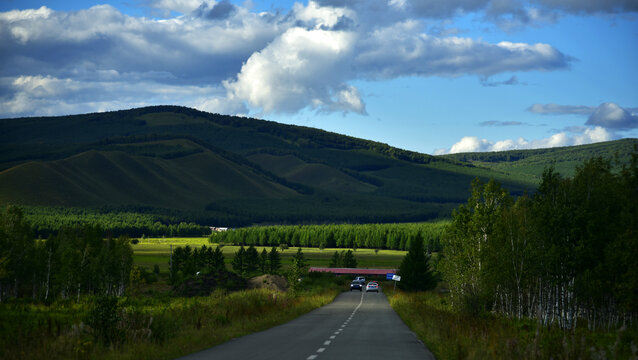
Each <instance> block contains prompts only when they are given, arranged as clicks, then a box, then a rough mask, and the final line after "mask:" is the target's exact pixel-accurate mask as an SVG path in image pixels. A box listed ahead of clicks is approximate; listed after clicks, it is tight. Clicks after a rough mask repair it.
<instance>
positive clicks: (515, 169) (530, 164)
mask: <svg viewBox="0 0 638 360" xmlns="http://www.w3.org/2000/svg"><path fill="white" fill-rule="evenodd" d="M636 146H638V139H622V140H616V141H608V142H601V143H595V144H589V145H578V146H568V147H559V148H549V149H534V150H511V151H499V152H482V153H461V154H450V155H444V156H442V157H443V158H446V159H450V160H455V161H459V162H462V163H467V164H471V165H474V166H477V167H483V168H487V169H491V170H495V171H498V172H500V173H502V174H505V175H508V176H511V177H512V178H513V179H519V180H520V181H526V180H525V179H527V181H529V183H531V184H536V183H538V181H539V180H540V177H541V175H542V174H543V170H544V169H545V167H547V166H549V165H552V166H554V168H555V169H556V171H558V172H559V173H561V174H562V175H563V176H568V177H571V176H573V175H574V173H575V170H576V167H577V166H579V165H582V163H583V161H585V160H587V159H591V158H593V157H602V158H604V159H614V165H615V166H616V167H617V168H620V167H621V166H622V165H623V164H628V163H629V161H630V159H631V153H632V151H634V149H635V147H636Z"/></svg>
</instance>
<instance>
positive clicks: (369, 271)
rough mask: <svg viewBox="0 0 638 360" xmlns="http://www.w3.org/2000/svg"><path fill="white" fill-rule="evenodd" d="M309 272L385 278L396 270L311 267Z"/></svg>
mask: <svg viewBox="0 0 638 360" xmlns="http://www.w3.org/2000/svg"><path fill="white" fill-rule="evenodd" d="M308 271H310V272H313V271H314V272H331V273H333V274H336V275H345V274H350V275H369V276H385V274H388V273H392V274H396V273H397V271H398V270H397V269H357V268H321V267H311V268H310V269H309V270H308Z"/></svg>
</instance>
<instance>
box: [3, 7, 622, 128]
mask: <svg viewBox="0 0 638 360" xmlns="http://www.w3.org/2000/svg"><path fill="white" fill-rule="evenodd" d="M146 3H148V4H150V6H151V7H153V8H155V9H157V10H158V11H160V12H165V14H164V15H165V18H146V17H134V16H129V15H125V14H122V13H121V12H119V11H118V10H117V9H115V8H114V7H111V6H109V5H99V6H94V7H91V8H89V9H86V10H81V11H75V12H60V11H54V10H51V9H49V8H46V7H42V8H40V9H33V10H16V11H10V12H5V13H0V37H1V38H2V39H3V41H2V42H0V63H2V64H3V66H2V67H0V78H3V79H5V80H4V85H2V87H1V88H0V101H3V102H2V103H0V108H1V109H2V110H1V111H0V116H11V115H12V114H15V113H16V112H15V111H8V110H5V109H8V108H14V109H17V107H8V103H7V102H10V101H14V100H15V99H18V98H20V97H23V96H27V95H28V97H29V98H30V99H32V100H34V101H33V104H34V105H33V106H32V107H31V109H30V110H29V109H26V108H24V109H22V108H21V109H22V110H20V114H33V115H36V114H38V112H39V111H40V110H39V109H40V108H39V107H37V106H35V104H36V103H37V100H38V99H42V100H43V101H46V99H47V97H46V94H45V93H43V92H42V90H39V89H38V90H36V89H32V90H29V91H30V92H29V91H28V90H25V88H24V87H20V86H19V85H18V83H19V81H21V80H19V79H24V78H26V77H32V78H38V77H39V78H42V79H48V78H50V79H58V80H60V81H67V80H68V81H70V83H66V82H65V83H64V84H63V86H62V88H65V89H68V88H69V86H70V85H69V84H71V83H72V84H76V83H79V85H77V86H81V87H86V88H90V89H93V90H92V91H93V92H95V93H99V87H98V86H94V85H95V84H101V83H105V84H110V83H118V84H121V85H122V86H123V87H124V88H127V89H137V91H138V92H139V93H146V92H147V91H148V90H146V89H143V88H142V86H146V85H148V84H153V86H154V87H156V88H158V89H177V88H178V87H180V86H181V87H184V93H189V92H193V93H198V94H199V93H200V91H199V90H198V89H214V93H215V96H212V97H211V98H208V99H200V97H199V96H200V95H197V97H194V98H191V99H190V100H187V99H186V97H184V98H180V99H179V101H184V102H186V103H184V102H183V103H180V104H182V105H187V104H192V103H197V104H201V105H200V106H201V107H202V108H205V109H213V108H216V109H226V110H229V111H231V110H232V111H234V112H239V113H244V112H246V111H248V112H253V113H255V112H259V113H262V114H266V113H294V112H296V111H300V110H302V109H306V108H310V109H315V110H316V111H320V112H355V113H360V114H365V113H366V105H365V99H364V98H363V97H362V95H361V91H360V89H357V88H356V87H355V86H354V85H353V83H354V82H355V81H357V80H385V79H395V78H399V77H411V76H420V77H430V76H442V77H457V76H464V75H468V74H469V75H475V76H478V77H479V79H481V81H482V82H483V84H484V85H485V86H498V85H517V84H521V83H520V82H519V81H518V79H517V77H516V76H515V75H513V76H511V77H510V79H509V80H505V81H491V82H490V81H488V80H487V79H489V78H490V77H491V76H494V75H497V74H502V73H512V72H514V73H517V72H526V71H554V70H560V69H566V68H568V67H569V65H570V63H571V61H572V58H570V57H569V56H568V55H566V54H564V53H562V52H561V51H560V50H558V49H556V48H554V47H553V46H551V45H550V44H545V43H514V42H507V41H502V42H487V41H484V40H481V39H474V38H470V37H462V36H448V35H449V33H447V32H438V33H437V32H434V33H432V32H430V33H428V31H427V26H426V25H425V24H426V22H425V21H424V20H423V18H436V19H440V20H445V19H447V18H449V17H454V16H456V15H458V14H464V13H469V12H482V13H484V14H485V15H486V16H487V17H489V16H492V15H494V14H496V15H494V16H497V15H498V16H500V15H499V14H510V15H511V14H513V13H514V12H515V9H517V8H518V9H520V8H521V6H518V5H521V4H522V5H524V6H522V8H523V9H525V13H526V14H528V15H529V14H530V13H531V12H533V11H532V10H533V9H536V8H548V9H549V8H551V9H558V10H560V11H576V10H573V9H575V7H576V6H577V5H574V4H571V3H570V4H571V5H569V6H567V4H568V3H569V2H568V1H567V0H565V1H564V2H562V3H561V2H559V1H556V2H555V3H554V4H552V3H550V2H547V1H545V2H542V1H518V0H452V1H439V0H391V1H387V0H365V1H364V0H350V1H341V0H320V1H309V2H308V3H307V4H305V5H303V4H301V3H295V5H294V6H293V8H292V9H291V10H290V12H289V13H287V14H282V13H279V12H262V13H256V12H252V11H251V10H250V8H249V5H233V4H232V3H231V2H230V1H228V0H221V1H213V0H204V1H202V0H152V1H148V2H146ZM619 4H620V5H618V4H617V5H616V6H613V7H607V6H598V7H597V9H598V10H596V11H600V12H605V11H612V10H613V12H617V11H633V10H632V9H633V7H632V6H629V5H622V4H623V3H619ZM621 5H622V6H621ZM592 6H593V5H591V6H590V8H591V9H592V10H587V11H594V10H593V9H594V8H596V7H595V6H593V7H592ZM558 10H557V11H558ZM490 14H492V15H490ZM508 16H509V15H508ZM428 24H429V23H428ZM109 76H110V77H112V79H109ZM16 81H18V82H16ZM108 89H109V87H108V86H106V87H105V90H104V94H97V95H96V96H98V97H101V98H104V99H107V98H111V97H113V96H115V94H112V93H110V92H109V90H108ZM71 94H79V93H77V92H74V91H71V90H70V92H63V93H60V94H58V96H62V97H64V96H72V95H71ZM79 98H81V96H80V97H79ZM79 98H78V97H76V98H73V99H67V98H61V99H60V100H61V102H66V103H69V104H72V103H76V104H80V103H81V102H78V99H79ZM177 101H178V100H177V99H175V100H173V101H170V100H169V101H168V102H169V103H177ZM113 102H114V103H118V102H126V103H129V102H130V101H129V99H127V98H123V97H122V98H117V97H116V98H115V99H114V100H113ZM89 103H90V102H89V101H88V100H87V102H86V103H85V104H89ZM25 106H28V105H25ZM87 106H88V105H87ZM85 107H86V106H80V105H78V111H83V109H84V108H85ZM530 111H533V110H530ZM592 121H594V120H592Z"/></svg>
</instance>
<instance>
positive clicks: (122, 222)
mask: <svg viewBox="0 0 638 360" xmlns="http://www.w3.org/2000/svg"><path fill="white" fill-rule="evenodd" d="M22 210H23V213H24V215H25V218H26V219H27V220H28V223H29V226H30V228H31V231H32V232H33V233H34V235H35V236H40V237H43V238H48V237H50V236H52V235H55V234H57V233H58V232H60V231H61V230H62V229H64V228H69V227H77V226H86V225H89V226H99V227H100V229H102V231H103V236H114V237H118V236H122V235H126V236H129V237H141V236H202V235H207V234H210V228H209V227H208V226H204V225H199V224H197V223H194V222H186V221H183V220H182V219H181V218H178V217H176V216H171V215H157V214H149V213H145V212H144V210H148V209H135V210H138V211H135V210H134V211H118V210H99V209H79V208H58V207H23V208H22Z"/></svg>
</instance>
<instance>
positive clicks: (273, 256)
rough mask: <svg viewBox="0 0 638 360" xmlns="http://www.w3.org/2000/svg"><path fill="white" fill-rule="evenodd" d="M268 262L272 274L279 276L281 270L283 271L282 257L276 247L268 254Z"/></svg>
mask: <svg viewBox="0 0 638 360" xmlns="http://www.w3.org/2000/svg"><path fill="white" fill-rule="evenodd" d="M268 262H269V265H270V273H271V274H277V273H278V272H279V269H281V257H280V255H279V251H277V248H276V247H274V246H273V247H272V249H270V252H269V253H268Z"/></svg>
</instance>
